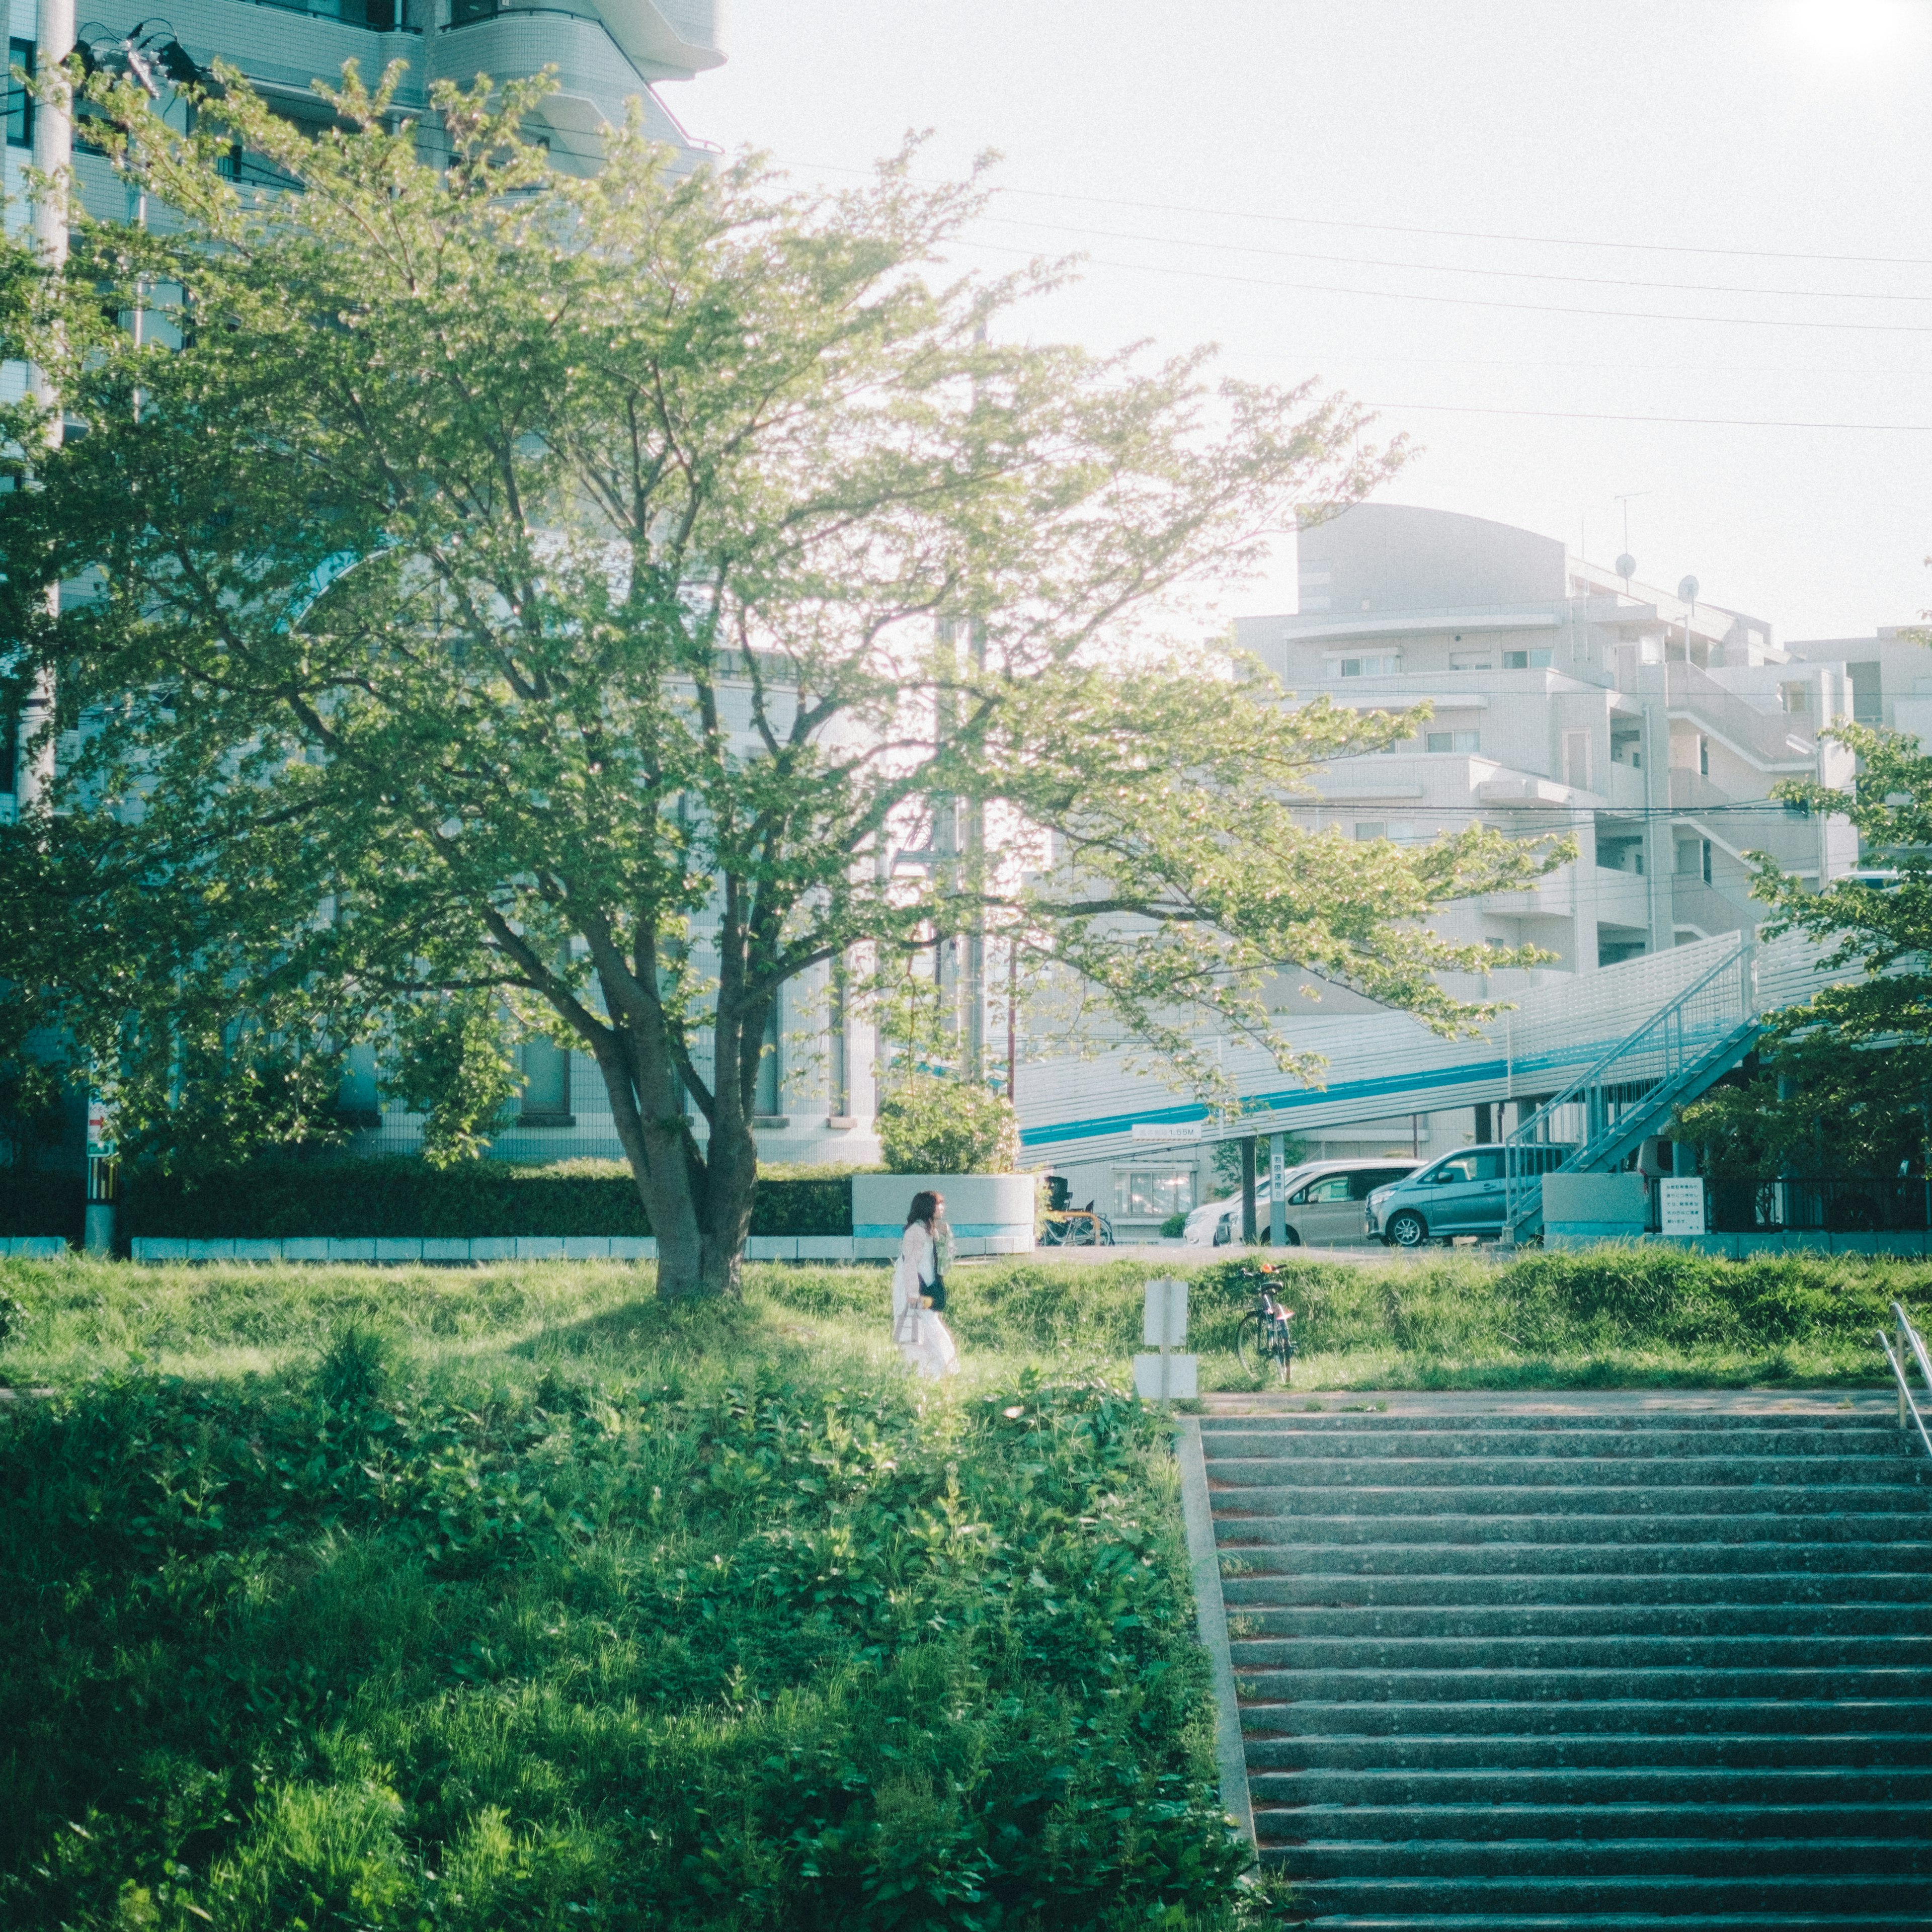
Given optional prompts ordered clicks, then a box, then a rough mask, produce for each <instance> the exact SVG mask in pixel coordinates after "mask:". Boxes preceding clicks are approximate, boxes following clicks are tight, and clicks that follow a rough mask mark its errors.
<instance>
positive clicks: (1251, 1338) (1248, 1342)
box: [1235, 1308, 1268, 1382]
mask: <svg viewBox="0 0 1932 1932" xmlns="http://www.w3.org/2000/svg"><path fill="white" fill-rule="evenodd" d="M1264 1322H1265V1317H1264V1316H1262V1313H1261V1311H1260V1310H1259V1309H1254V1308H1251V1309H1250V1310H1248V1312H1247V1314H1245V1315H1244V1316H1242V1317H1241V1325H1240V1326H1239V1327H1238V1328H1236V1329H1235V1359H1236V1360H1237V1361H1239V1362H1240V1364H1241V1373H1242V1374H1243V1375H1244V1376H1250V1377H1252V1378H1253V1379H1254V1380H1255V1381H1256V1382H1259V1381H1260V1379H1261V1377H1262V1370H1264V1369H1265V1368H1266V1367H1267V1366H1268V1346H1267V1345H1268V1337H1267V1336H1266V1334H1265V1333H1264V1332H1263V1324H1264Z"/></svg>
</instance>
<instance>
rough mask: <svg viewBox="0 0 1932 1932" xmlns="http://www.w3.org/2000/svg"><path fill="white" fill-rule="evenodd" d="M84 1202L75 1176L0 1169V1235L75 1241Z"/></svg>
mask: <svg viewBox="0 0 1932 1932" xmlns="http://www.w3.org/2000/svg"><path fill="white" fill-rule="evenodd" d="M86 1198H87V1188H86V1183H85V1182H83V1181H82V1180H81V1178H80V1176H79V1175H65V1174H27V1173H20V1172H17V1171H16V1170H14V1169H12V1168H10V1167H0V1235H65V1236H66V1237H67V1238H68V1240H69V1241H79V1240H80V1226H81V1220H82V1217H83V1210H84V1209H85V1207H86Z"/></svg>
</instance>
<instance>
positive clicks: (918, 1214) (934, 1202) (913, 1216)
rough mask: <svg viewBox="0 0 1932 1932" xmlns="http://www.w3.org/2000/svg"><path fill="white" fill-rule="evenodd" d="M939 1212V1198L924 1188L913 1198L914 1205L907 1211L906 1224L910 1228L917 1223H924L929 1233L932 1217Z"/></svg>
mask: <svg viewBox="0 0 1932 1932" xmlns="http://www.w3.org/2000/svg"><path fill="white" fill-rule="evenodd" d="M938 1212H939V1196H938V1195H936V1194H935V1193H932V1191H931V1190H929V1189H927V1188H923V1187H922V1188H921V1189H920V1190H919V1192H918V1193H916V1194H915V1195H914V1196H913V1197H912V1205H911V1206H910V1208H907V1210H906V1217H905V1224H906V1226H907V1227H908V1228H910V1226H912V1224H913V1223H914V1222H915V1221H923V1222H924V1223H926V1227H927V1229H928V1230H929V1231H930V1230H931V1229H932V1217H934V1216H935V1214H938Z"/></svg>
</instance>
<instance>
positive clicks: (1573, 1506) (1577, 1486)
mask: <svg viewBox="0 0 1932 1932" xmlns="http://www.w3.org/2000/svg"><path fill="white" fill-rule="evenodd" d="M1210 1492H1211V1493H1210V1500H1211V1502H1212V1504H1213V1506H1214V1516H1215V1520H1216V1521H1217V1523H1219V1522H1226V1523H1235V1522H1237V1521H1240V1520H1249V1519H1253V1518H1255V1517H1277V1516H1283V1517H1303V1516H1307V1515H1310V1514H1313V1515H1317V1516H1348V1517H1368V1516H1395V1517H1409V1516H1431V1515H1435V1514H1442V1515H1445V1516H1526V1515H1529V1514H1535V1515H1538V1516H1582V1517H1613V1518H1616V1517H1623V1516H1624V1515H1625V1514H1633V1513H1634V1514H1637V1515H1639V1516H1712V1515H1726V1514H1727V1515H1736V1516H1831V1517H1854V1518H1855V1517H1861V1516H1873V1515H1889V1516H1897V1517H1900V1518H1901V1519H1903V1520H1904V1521H1915V1522H1916V1523H1918V1525H1919V1526H1920V1527H1921V1529H1922V1528H1924V1527H1925V1526H1927V1525H1928V1524H1932V1499H1928V1498H1927V1496H1926V1495H1925V1494H1924V1492H1923V1491H1921V1490H1916V1489H1912V1488H1909V1487H1905V1486H1903V1485H1902V1484H1896V1483H1796V1482H1794V1483H1771V1482H1766V1483H1754V1484H1742V1483H1737V1484H1731V1483H1685V1484H1681V1485H1679V1484H1662V1483H1646V1484H1629V1485H1628V1486H1624V1485H1619V1484H1604V1483H1574V1484H1572V1483H1547V1484H1527V1485H1526V1484H1519V1483H1496V1484H1490V1483H1488V1482H1487V1481H1484V1480H1482V1479H1481V1478H1472V1480H1471V1481H1469V1482H1466V1483H1444V1484H1421V1485H1415V1484H1389V1485H1383V1484H1362V1485H1361V1486H1359V1487H1348V1486H1345V1485H1342V1484H1321V1485H1319V1487H1315V1488H1312V1489H1301V1488H1298V1487H1295V1486H1294V1485H1292V1484H1287V1483H1280V1484H1275V1483H1270V1484H1254V1485H1250V1486H1247V1487H1235V1486H1233V1485H1232V1484H1230V1485H1228V1486H1226V1487H1223V1488H1220V1489H1218V1490H1217V1489H1214V1488H1213V1487H1212V1486H1210ZM1902 1526H1903V1523H1901V1527H1902Z"/></svg>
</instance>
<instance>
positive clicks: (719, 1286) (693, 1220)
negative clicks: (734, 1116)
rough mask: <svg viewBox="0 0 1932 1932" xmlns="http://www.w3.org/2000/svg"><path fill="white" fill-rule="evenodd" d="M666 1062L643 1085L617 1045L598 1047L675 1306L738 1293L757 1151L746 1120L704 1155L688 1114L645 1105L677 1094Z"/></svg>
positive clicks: (661, 1280) (665, 1287)
mask: <svg viewBox="0 0 1932 1932" xmlns="http://www.w3.org/2000/svg"><path fill="white" fill-rule="evenodd" d="M665 1058H666V1064H665V1065H664V1067H661V1068H653V1069H652V1070H650V1071H649V1073H646V1075H645V1076H644V1077H643V1078H642V1079H639V1078H637V1077H636V1076H635V1075H634V1072H633V1070H632V1068H631V1066H630V1065H629V1064H628V1061H627V1057H626V1055H625V1052H624V1051H623V1049H622V1046H620V1045H619V1044H618V1043H617V1042H616V1040H614V1039H613V1040H610V1041H608V1042H599V1043H598V1047H597V1062H598V1071H599V1072H600V1073H601V1074H602V1075H603V1076H604V1091H605V1092H606V1093H607V1094H609V1096H610V1114H611V1118H612V1119H613V1121H614V1122H615V1123H616V1128H617V1139H618V1141H619V1144H620V1145H622V1148H623V1150H624V1157H625V1160H626V1162H627V1163H628V1164H629V1166H630V1169H631V1180H632V1181H633V1182H634V1184H635V1185H636V1187H637V1198H638V1199H639V1200H640V1201H641V1202H643V1208H644V1213H645V1214H646V1216H647V1217H649V1221H650V1224H651V1233H652V1235H653V1236H654V1237H655V1239H656V1241H657V1244H658V1295H660V1296H661V1297H663V1298H664V1299H666V1300H667V1301H681V1300H685V1299H693V1300H694V1299H697V1298H700V1297H706V1296H712V1295H736V1294H737V1293H738V1292H739V1289H740V1287H741V1286H742V1267H743V1262H744V1252H745V1237H746V1235H748V1233H749V1232H750V1230H751V1194H752V1190H753V1189H754V1187H755V1186H756V1184H757V1172H758V1156H757V1144H756V1143H755V1142H754V1140H753V1139H752V1136H751V1126H750V1124H749V1122H748V1121H744V1120H743V1119H742V1118H740V1119H739V1121H738V1122H737V1123H736V1127H735V1131H734V1130H733V1129H732V1128H730V1127H727V1126H726V1125H725V1124H724V1122H722V1121H720V1122H719V1123H718V1124H716V1125H715V1126H714V1127H713V1128H712V1136H711V1141H710V1144H709V1148H707V1150H706V1154H705V1155H703V1156H700V1154H699V1153H698V1151H697V1145H696V1143H695V1142H694V1139H693V1138H692V1136H691V1130H690V1127H689V1125H688V1123H687V1122H686V1121H685V1118H684V1116H683V1115H682V1113H681V1112H672V1111H670V1109H669V1108H668V1107H667V1105H666V1104H665V1102H664V1100H662V1099H661V1100H660V1102H659V1105H658V1108H657V1109H646V1108H645V1107H644V1106H643V1105H641V1104H640V1094H643V1093H649V1092H651V1091H661V1093H663V1094H666V1095H668V1094H675V1093H676V1091H677V1083H676V1074H675V1071H674V1070H673V1069H672V1068H671V1067H670V1066H669V1064H668V1056H665ZM719 1111H720V1112H721V1113H722V1112H727V1111H729V1112H736V1111H737V1110H736V1109H728V1110H727V1109H722V1108H721V1109H719Z"/></svg>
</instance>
